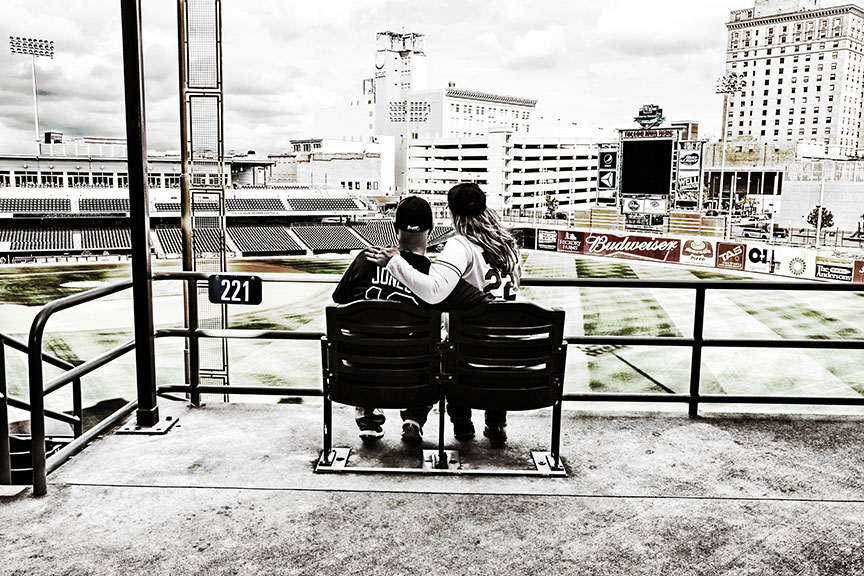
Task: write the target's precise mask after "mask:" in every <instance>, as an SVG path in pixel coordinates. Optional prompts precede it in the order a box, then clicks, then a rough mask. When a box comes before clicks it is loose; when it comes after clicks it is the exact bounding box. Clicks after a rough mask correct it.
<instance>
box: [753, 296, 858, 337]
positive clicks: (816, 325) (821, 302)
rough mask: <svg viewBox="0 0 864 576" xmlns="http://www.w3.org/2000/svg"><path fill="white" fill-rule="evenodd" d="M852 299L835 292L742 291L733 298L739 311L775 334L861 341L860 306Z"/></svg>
mask: <svg viewBox="0 0 864 576" xmlns="http://www.w3.org/2000/svg"><path fill="white" fill-rule="evenodd" d="M856 300H857V299H855V298H850V296H849V295H848V294H843V293H837V292H809V293H805V292H776V291H775V292H742V293H740V295H738V296H736V303H737V305H738V306H739V307H740V308H741V309H742V310H744V311H746V312H747V313H748V314H750V315H751V316H752V317H753V318H755V319H757V320H758V321H759V322H760V323H761V324H763V325H765V326H766V327H767V328H769V329H770V330H771V331H772V332H773V333H775V334H776V335H778V336H780V337H782V338H813V339H819V340H844V339H861V338H864V329H862V319H864V306H862V305H857V306H856V305H855V303H856ZM862 304H864V303H862ZM823 307H824V308H823ZM847 319H849V320H850V321H847ZM856 320H857V322H856Z"/></svg>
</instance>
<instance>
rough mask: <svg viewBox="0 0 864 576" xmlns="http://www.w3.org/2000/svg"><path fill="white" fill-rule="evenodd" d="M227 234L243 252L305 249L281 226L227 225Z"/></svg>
mask: <svg viewBox="0 0 864 576" xmlns="http://www.w3.org/2000/svg"><path fill="white" fill-rule="evenodd" d="M228 235H229V236H230V237H231V240H233V241H234V244H236V245H237V247H238V248H239V249H240V251H241V252H245V253H280V254H281V253H303V252H305V249H304V248H302V247H301V246H300V245H299V244H297V242H296V241H295V240H294V239H293V238H292V237H291V236H289V235H288V231H287V230H285V228H283V227H281V226H255V227H251V226H229V227H228Z"/></svg>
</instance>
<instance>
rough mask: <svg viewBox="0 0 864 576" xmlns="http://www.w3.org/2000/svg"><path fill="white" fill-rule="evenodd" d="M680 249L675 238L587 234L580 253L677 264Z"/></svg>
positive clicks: (678, 241)
mask: <svg viewBox="0 0 864 576" xmlns="http://www.w3.org/2000/svg"><path fill="white" fill-rule="evenodd" d="M680 247H681V242H680V240H677V239H675V238H658V237H656V236H631V235H626V236H619V235H617V234H595V233H588V234H585V239H584V244H583V247H582V253H583V254H589V255H591V256H610V257H612V258H629V259H632V260H650V261H654V262H678V259H679V258H680V256H681V249H680Z"/></svg>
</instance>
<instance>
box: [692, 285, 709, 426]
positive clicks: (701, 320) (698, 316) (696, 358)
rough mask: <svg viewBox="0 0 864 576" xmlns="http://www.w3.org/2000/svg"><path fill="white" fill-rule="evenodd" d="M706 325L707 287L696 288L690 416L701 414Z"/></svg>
mask: <svg viewBox="0 0 864 576" xmlns="http://www.w3.org/2000/svg"><path fill="white" fill-rule="evenodd" d="M704 325H705V288H703V287H702V286H698V287H697V288H696V305H695V306H694V313H693V351H692V352H693V354H692V356H691V359H690V401H689V403H688V404H689V408H688V413H689V414H690V417H691V418H692V417H696V416H698V415H699V396H700V391H699V381H700V380H701V377H702V329H703V327H704Z"/></svg>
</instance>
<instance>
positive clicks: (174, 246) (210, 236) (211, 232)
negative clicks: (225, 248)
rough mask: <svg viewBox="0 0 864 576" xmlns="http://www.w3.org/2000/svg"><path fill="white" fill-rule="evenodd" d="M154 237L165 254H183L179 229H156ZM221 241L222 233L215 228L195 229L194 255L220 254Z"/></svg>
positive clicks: (193, 234)
mask: <svg viewBox="0 0 864 576" xmlns="http://www.w3.org/2000/svg"><path fill="white" fill-rule="evenodd" d="M156 236H157V237H158V238H159V244H161V245H162V250H163V252H165V253H166V254H182V253H183V236H182V233H181V231H180V229H179V228H157V229H156ZM222 241H223V240H222V232H221V231H220V230H219V229H217V228H196V229H195V230H193V231H192V243H193V244H194V246H195V252H196V253H199V254H200V253H203V252H214V253H215V252H221V250H222Z"/></svg>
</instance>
